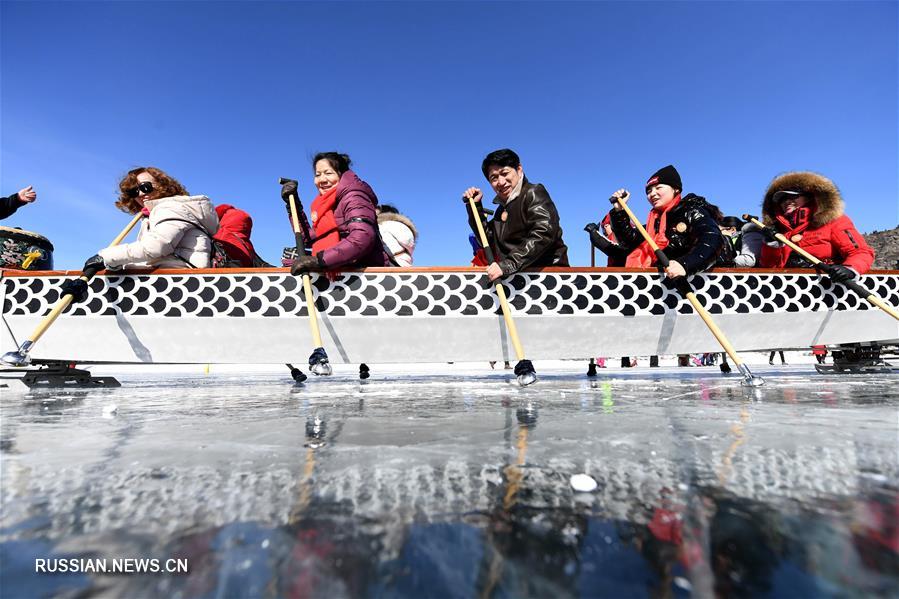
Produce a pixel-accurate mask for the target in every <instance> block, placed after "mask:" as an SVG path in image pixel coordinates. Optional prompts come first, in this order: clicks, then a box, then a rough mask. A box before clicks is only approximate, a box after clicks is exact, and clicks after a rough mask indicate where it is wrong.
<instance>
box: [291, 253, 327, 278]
mask: <svg viewBox="0 0 899 599" xmlns="http://www.w3.org/2000/svg"><path fill="white" fill-rule="evenodd" d="M324 267H325V265H324V264H322V261H321V252H319V253H318V254H316V255H315V256H300V257H298V258H297V259H296V260H294V261H293V264H292V265H291V266H290V274H292V275H294V276H297V275H301V274H303V273H306V272H309V271H310V270H319V269H322V268H324Z"/></svg>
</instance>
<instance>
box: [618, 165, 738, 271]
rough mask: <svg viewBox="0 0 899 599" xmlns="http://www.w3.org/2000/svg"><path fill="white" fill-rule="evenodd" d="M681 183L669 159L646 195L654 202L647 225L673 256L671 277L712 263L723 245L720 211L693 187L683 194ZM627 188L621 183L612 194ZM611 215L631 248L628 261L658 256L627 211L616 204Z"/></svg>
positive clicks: (647, 262)
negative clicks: (693, 191) (682, 195)
mask: <svg viewBox="0 0 899 599" xmlns="http://www.w3.org/2000/svg"><path fill="white" fill-rule="evenodd" d="M682 189H683V185H682V184H681V178H680V174H678V172H677V169H675V168H674V167H673V166H672V165H670V164H669V165H668V166H666V167H664V168H662V169H660V170H658V171H657V172H656V173H655V174H653V175H652V176H651V177H650V178H649V180H648V181H646V199H647V200H648V201H649V203H650V204H651V205H652V210H650V212H649V218H648V219H647V221H646V231H647V232H648V233H649V234H650V235H651V236H652V238H653V239H654V241H655V242H656V244H658V246H659V249H662V250H664V252H665V255H666V256H668V258H669V259H670V260H671V263H670V265H669V266H668V268H667V269H665V272H666V274H667V275H668V277H669V278H675V277H683V276H687V275H692V274H694V273H697V272H701V271H703V270H706V269H708V268H710V267H711V266H712V265H714V264H715V260H716V259H717V257H718V254H719V253H720V252H721V250H722V248H723V245H724V238H723V237H722V236H721V231H720V229H719V228H718V221H717V220H716V218H717V217H719V216H720V214H721V212H720V211H719V210H718V208H717V207H715V206H714V205H712V204H709V203H708V202H706V201H705V198H702V197H700V196H697V195H694V194H692V193H690V194H687V195H686V196H684V197H683V198H681V190H682ZM626 193H627V192H626V191H625V190H624V189H620V190H618V191H616V192H615V193H614V194H613V195H612V198H611V200H612V201H613V202H618V201H619V200H620V199H621V198H622V197H623V196H624V195H625V194H626ZM609 216H610V218H611V222H612V231H613V232H614V233H615V237H616V238H617V239H618V243H619V245H621V246H622V247H623V248H625V249H627V250H628V252H629V253H628V256H627V260H626V261H625V264H624V265H625V266H628V267H635V268H639V267H643V268H646V267H649V266H654V265H655V262H656V260H655V254H654V253H653V251H652V248H651V247H650V246H649V244H648V243H647V242H646V241H644V240H643V237H642V236H641V235H640V233H639V232H638V231H637V230H636V228H634V227H632V226H631V223H630V219H629V218H628V216H627V213H626V212H625V211H624V210H622V209H621V208H620V207H619V206H618V205H617V204H616V205H615V207H614V208H613V209H612V211H611V212H610V213H609Z"/></svg>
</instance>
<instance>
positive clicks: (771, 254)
mask: <svg viewBox="0 0 899 599" xmlns="http://www.w3.org/2000/svg"><path fill="white" fill-rule="evenodd" d="M762 220H763V221H764V223H765V225H768V226H771V227H774V229H775V230H777V232H778V233H781V234H783V236H784V237H786V238H787V239H789V240H790V241H792V242H793V243H795V244H797V245H798V246H799V247H801V248H802V249H804V250H805V251H807V252H808V253H810V254H811V255H812V256H814V257H815V258H818V259H819V260H821V261H822V262H824V263H825V264H833V265H835V266H834V270H832V271H831V273H830V274H829V275H828V276H830V278H831V279H834V280H835V281H837V282H840V281H848V280H850V279H854V278H855V277H857V276H859V275H863V274H865V273H866V272H868V269H870V268H871V264H872V263H873V262H874V250H872V249H871V247H870V246H869V245H868V244H867V243H866V242H865V238H864V237H862V234H861V233H859V232H858V230H857V229H856V228H855V225H854V224H852V220H851V219H850V218H849V217H848V216H846V215H845V214H844V211H843V198H842V197H841V196H840V191H839V190H838V189H837V186H836V185H834V183H833V181H831V180H830V179H828V178H826V177H822V176H821V175H818V174H816V173H809V172H793V173H786V174H784V175H780V176H779V177H777V178H776V179H774V181H772V182H771V185H770V186H769V187H768V191H767V192H765V199H764V200H763V202H762ZM759 266H761V267H762V268H811V267H812V265H811V264H809V263H808V262H807V261H806V260H805V259H804V258H802V256H800V255H799V254H798V253H795V252H793V250H791V249H790V248H789V247H786V246H785V245H783V244H781V243H780V242H778V241H768V242H767V243H766V244H765V245H764V246H762V253H761V258H760V260H759Z"/></svg>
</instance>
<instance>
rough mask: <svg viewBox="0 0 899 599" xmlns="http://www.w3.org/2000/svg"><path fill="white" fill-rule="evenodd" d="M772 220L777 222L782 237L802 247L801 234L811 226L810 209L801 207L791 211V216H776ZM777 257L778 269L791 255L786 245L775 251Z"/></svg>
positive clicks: (791, 251)
mask: <svg viewBox="0 0 899 599" xmlns="http://www.w3.org/2000/svg"><path fill="white" fill-rule="evenodd" d="M774 220H776V221H777V228H778V230H779V231H780V232H781V233H783V236H784V237H786V238H787V239H789V240H790V241H792V242H793V243H795V244H796V245H799V246H801V245H802V234H803V233H804V232H805V230H806V229H808V228H809V225H811V220H812V207H810V206H803V207H802V208H797V209H796V210H794V211H793V214H791V215H789V216H785V215H783V214H778V215H777V216H775V217H774ZM776 251H777V253H778V254H779V256H778V257H777V260H778V262H779V265H778V266H779V267H781V268H783V267H784V266H786V264H787V260H789V259H790V254H792V253H793V250H792V249H791V248H790V246H788V245H784V247H782V248H777V249H776Z"/></svg>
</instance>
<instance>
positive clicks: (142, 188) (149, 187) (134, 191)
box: [125, 181, 153, 198]
mask: <svg viewBox="0 0 899 599" xmlns="http://www.w3.org/2000/svg"><path fill="white" fill-rule="evenodd" d="M151 191H153V184H152V183H150V182H149V181H144V182H143V183H141V184H140V185H138V186H137V187H132V188H131V189H126V190H125V195H127V196H128V197H129V198H136V197H137V196H138V194H139V193H140V192H144V193H150V192H151Z"/></svg>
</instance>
